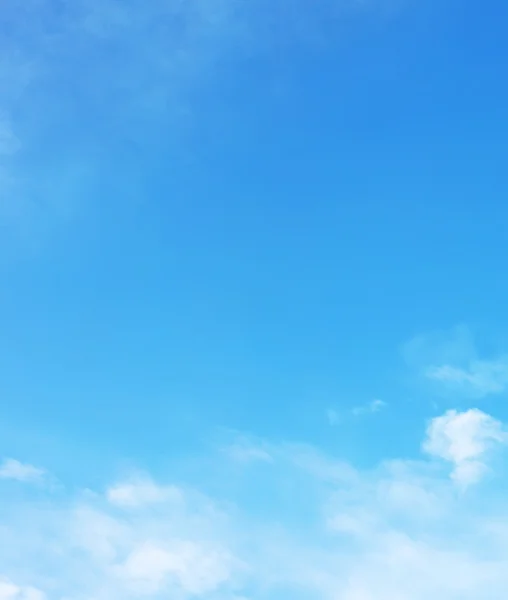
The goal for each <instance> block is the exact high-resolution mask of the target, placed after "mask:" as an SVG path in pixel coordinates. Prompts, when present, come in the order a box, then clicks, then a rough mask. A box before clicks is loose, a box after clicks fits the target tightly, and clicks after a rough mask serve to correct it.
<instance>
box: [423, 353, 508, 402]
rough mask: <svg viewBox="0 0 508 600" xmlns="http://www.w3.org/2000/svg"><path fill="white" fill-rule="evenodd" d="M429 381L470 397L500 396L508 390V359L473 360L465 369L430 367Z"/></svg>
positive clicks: (444, 366)
mask: <svg viewBox="0 0 508 600" xmlns="http://www.w3.org/2000/svg"><path fill="white" fill-rule="evenodd" d="M425 375H426V377H428V378H429V379H432V380H434V381H436V382H439V383H441V384H443V385H445V386H448V387H449V388H450V389H451V390H453V391H456V392H459V393H466V394H467V395H468V396H473V397H478V398H483V397H484V396H488V395H489V394H500V393H502V392H504V391H506V389H507V388H508V357H504V356H503V357H500V358H498V359H495V360H491V361H488V360H472V361H470V362H469V364H468V365H467V366H466V367H464V368H461V367H456V366H453V365H448V364H445V365H440V366H430V367H428V368H427V369H426V370H425Z"/></svg>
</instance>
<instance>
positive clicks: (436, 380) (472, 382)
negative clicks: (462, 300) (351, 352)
mask: <svg viewBox="0 0 508 600" xmlns="http://www.w3.org/2000/svg"><path fill="white" fill-rule="evenodd" d="M403 354H404V357H405V358H406V361H407V362H408V364H409V365H410V366H411V367H412V368H413V369H415V370H416V372H417V373H418V374H419V375H420V376H422V377H423V378H424V379H425V380H426V381H427V382H429V383H432V384H433V385H434V386H435V387H436V389H438V390H440V391H441V392H446V393H450V394H455V395H457V396H462V397H464V398H472V399H479V398H484V397H485V396H489V395H492V394H501V393H503V392H505V391H508V355H504V354H501V355H497V356H493V357H490V358H482V357H480V356H479V355H478V351H477V348H476V345H475V343H474V337H473V335H472V333H471V331H470V330H469V329H468V328H467V327H466V326H459V327H455V328H454V329H452V330H450V331H441V332H432V333H429V334H426V335H419V336H416V337H415V338H413V339H412V340H410V341H409V342H408V343H407V344H405V346H404V348H403Z"/></svg>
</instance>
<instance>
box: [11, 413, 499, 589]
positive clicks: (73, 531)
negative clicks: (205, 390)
mask: <svg viewBox="0 0 508 600" xmlns="http://www.w3.org/2000/svg"><path fill="white" fill-rule="evenodd" d="M504 439H505V436H504V433H503V427H502V425H501V424H500V423H499V422H498V421H496V420H495V419H494V418H492V417H490V416H489V415H487V414H485V413H482V412H481V411H477V410H471V411H467V412H464V413H458V412H454V411H450V412H448V413H446V414H444V415H443V416H441V417H438V418H436V419H434V420H433V421H432V422H431V423H430V424H429V427H428V430H427V435H426V438H425V440H424V442H423V448H424V450H425V452H426V453H428V454H429V455H430V457H431V458H430V460H427V459H423V458H422V459H417V460H407V459H399V460H389V461H385V462H382V463H380V464H379V465H377V466H376V467H374V468H372V469H367V470H359V469H356V468H354V467H353V466H352V465H350V464H347V463H345V462H343V461H341V460H339V459H337V458H335V457H332V456H328V455H326V454H323V453H322V452H320V451H319V450H317V449H316V448H312V447H310V446H304V445H294V444H287V443H286V444H274V443H270V442H269V441H266V440H265V441H260V440H255V439H250V438H246V437H243V438H241V439H240V440H238V441H237V442H235V444H237V445H238V446H240V447H242V448H248V449H249V450H253V449H255V448H256V445H258V448H259V450H260V451H263V452H265V453H267V455H269V456H270V458H271V460H270V461H266V460H256V461H254V462H253V461H250V460H249V461H240V462H238V460H237V457H235V454H234V453H228V452H223V449H221V451H220V452H218V453H217V454H216V455H215V459H214V460H213V461H212V462H211V461H210V456H208V457H207V459H206V460H205V461H204V462H203V464H204V465H205V466H204V470H203V473H202V477H201V483H200V485H199V488H200V489H196V487H195V486H194V487H191V486H182V485H181V484H178V485H176V484H175V483H174V482H173V483H170V484H168V483H159V482H157V481H155V480H153V479H151V478H149V477H148V476H144V477H141V476H140V475H137V476H135V477H131V478H128V479H127V480H126V481H120V482H116V483H114V484H112V485H111V486H107V487H106V489H105V490H104V491H95V492H93V491H90V490H85V491H83V492H80V493H78V494H77V495H76V494H72V493H69V494H68V496H67V497H66V498H65V499H63V498H62V497H61V496H58V497H56V496H52V495H51V492H50V491H48V496H47V497H46V498H44V500H43V501H41V500H40V499H38V500H34V501H33V502H31V501H29V500H27V499H26V497H25V499H24V500H23V501H22V502H19V499H18V501H17V502H16V503H15V504H14V505H9V506H7V505H5V503H6V502H7V500H4V501H3V503H4V508H5V509H6V510H3V511H2V513H1V514H2V515H3V516H1V517H0V530H1V531H2V536H3V540H2V541H3V543H2V546H1V547H0V565H2V570H3V577H4V579H1V580H0V598H1V599H2V600H7V599H8V600H11V598H12V600H35V599H37V600H39V599H40V598H42V597H43V596H42V595H41V594H42V593H45V595H46V597H47V598H48V600H53V599H61V598H65V599H66V600H85V599H86V600H88V599H90V598H94V599H106V598H107V599H108V600H115V599H116V598H118V599H120V598H121V599H122V600H123V599H125V598H127V599H128V598H142V597H143V598H153V599H154V600H156V599H157V600H158V599H159V598H161V599H162V598H168V597H171V598H176V599H177V600H186V599H190V598H203V599H204V600H218V599H219V598H220V599H221V600H223V599H226V600H238V599H239V598H243V599H244V600H245V599H246V598H249V599H250V600H258V599H259V600H260V599H270V598H278V599H283V600H285V599H286V598H288V599H289V598H303V599H305V598H320V599H323V600H339V599H340V600H343V599H347V600H393V599H400V600H402V599H404V600H426V599H427V598H428V597H429V596H432V597H434V598H436V600H441V599H443V600H445V599H446V600H450V599H452V600H459V599H460V600H476V599H477V598H479V597H482V598H483V597H488V598H492V599H493V600H496V599H499V600H501V599H502V598H504V597H505V590H506V586H507V585H508V575H507V573H506V569H505V568H504V564H505V562H506V560H508V532H507V529H506V525H504V526H503V523H506V521H507V519H508V513H507V511H506V508H505V507H504V503H503V502H500V501H499V500H500V499H501V498H502V497H503V492H504V490H503V489H499V490H496V489H493V488H492V487H490V488H489V489H485V491H484V492H482V486H481V485H478V486H477V487H476V488H475V490H476V494H475V496H474V497H472V496H471V495H469V494H462V493H460V490H458V489H457V486H456V483H457V481H459V482H463V481H466V482H469V483H470V482H471V478H470V475H468V476H467V477H466V478H465V480H463V479H462V477H463V476H464V475H463V473H465V472H467V473H471V472H473V471H474V469H473V468H469V467H468V465H470V464H471V463H472V464H477V463H481V464H482V465H483V466H486V465H487V461H488V458H489V451H490V450H491V449H492V445H494V444H498V443H499V442H504ZM435 458H439V459H444V460H446V461H449V462H451V463H452V468H453V470H454V471H453V472H454V473H455V475H454V476H453V479H452V480H450V478H448V477H447V476H446V474H442V471H441V470H440V469H438V468H436V463H435V461H434V459H435ZM212 463H213V464H212ZM465 465H466V466H465ZM466 467H467V468H466ZM239 468H241V470H243V471H244V475H245V479H242V477H241V473H240V472H239V471H238V469H239ZM468 468H469V470H468ZM233 474H235V478H236V479H237V480H238V481H239V482H243V483H242V485H241V486H240V488H241V489H240V488H235V487H234V486H232V485H231V484H232V483H233V482H232V478H233ZM474 479H475V480H477V479H478V478H477V477H474ZM221 482H222V484H221ZM2 485H4V486H5V485H9V483H8V482H7V481H6V482H4V483H3V484H2ZM489 485H490V484H489ZM243 486H247V488H246V489H243ZM212 489H213V490H214V494H213V497H212V494H211V490H212ZM13 581H16V582H21V583H16V584H14V583H12V582H13ZM39 590H41V591H39ZM2 594H3V595H2ZM37 594H38V595H37Z"/></svg>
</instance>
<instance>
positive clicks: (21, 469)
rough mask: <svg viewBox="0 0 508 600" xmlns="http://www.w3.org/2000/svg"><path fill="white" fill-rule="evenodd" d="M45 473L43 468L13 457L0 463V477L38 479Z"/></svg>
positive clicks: (20, 479) (33, 480)
mask: <svg viewBox="0 0 508 600" xmlns="http://www.w3.org/2000/svg"><path fill="white" fill-rule="evenodd" d="M44 475H45V471H44V470H43V469H39V468H37V467H34V466H33V465H28V464H25V463H22V462H19V461H18V460H15V459H13V458H6V459H5V460H4V461H3V462H2V463H1V464H0V479H14V480H16V481H22V482H36V481H40V480H41V479H42V478H43V477H44Z"/></svg>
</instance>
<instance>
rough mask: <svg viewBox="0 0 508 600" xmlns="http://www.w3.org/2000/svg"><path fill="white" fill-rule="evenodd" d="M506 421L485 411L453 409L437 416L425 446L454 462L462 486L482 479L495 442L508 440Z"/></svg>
mask: <svg viewBox="0 0 508 600" xmlns="http://www.w3.org/2000/svg"><path fill="white" fill-rule="evenodd" d="M507 441H508V438H507V434H506V432H505V431H504V430H503V427H502V424H501V423H500V422H499V421H497V420H496V419H494V418H492V417H491V416H490V415H487V414H485V413H484V412H482V411H480V410H477V409H471V410H468V411H465V412H462V413H459V412H457V411H455V410H449V411H448V412H447V413H446V414H444V415H443V416H441V417H436V418H435V419H433V420H432V421H431V422H430V424H429V426H428V429H427V438H426V439H425V441H424V443H423V449H424V451H425V452H427V453H428V454H430V455H431V456H435V457H438V458H442V459H444V460H446V461H449V462H451V463H452V465H453V471H452V479H454V480H455V481H456V482H457V483H458V484H460V485H462V486H467V485H470V484H472V483H476V482H478V481H479V480H480V479H481V477H482V476H483V475H484V473H485V472H486V470H487V466H486V464H485V462H484V458H485V456H486V455H487V453H488V451H489V450H490V449H491V447H492V446H493V445H495V444H500V443H503V444H504V443H506V442H507Z"/></svg>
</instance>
